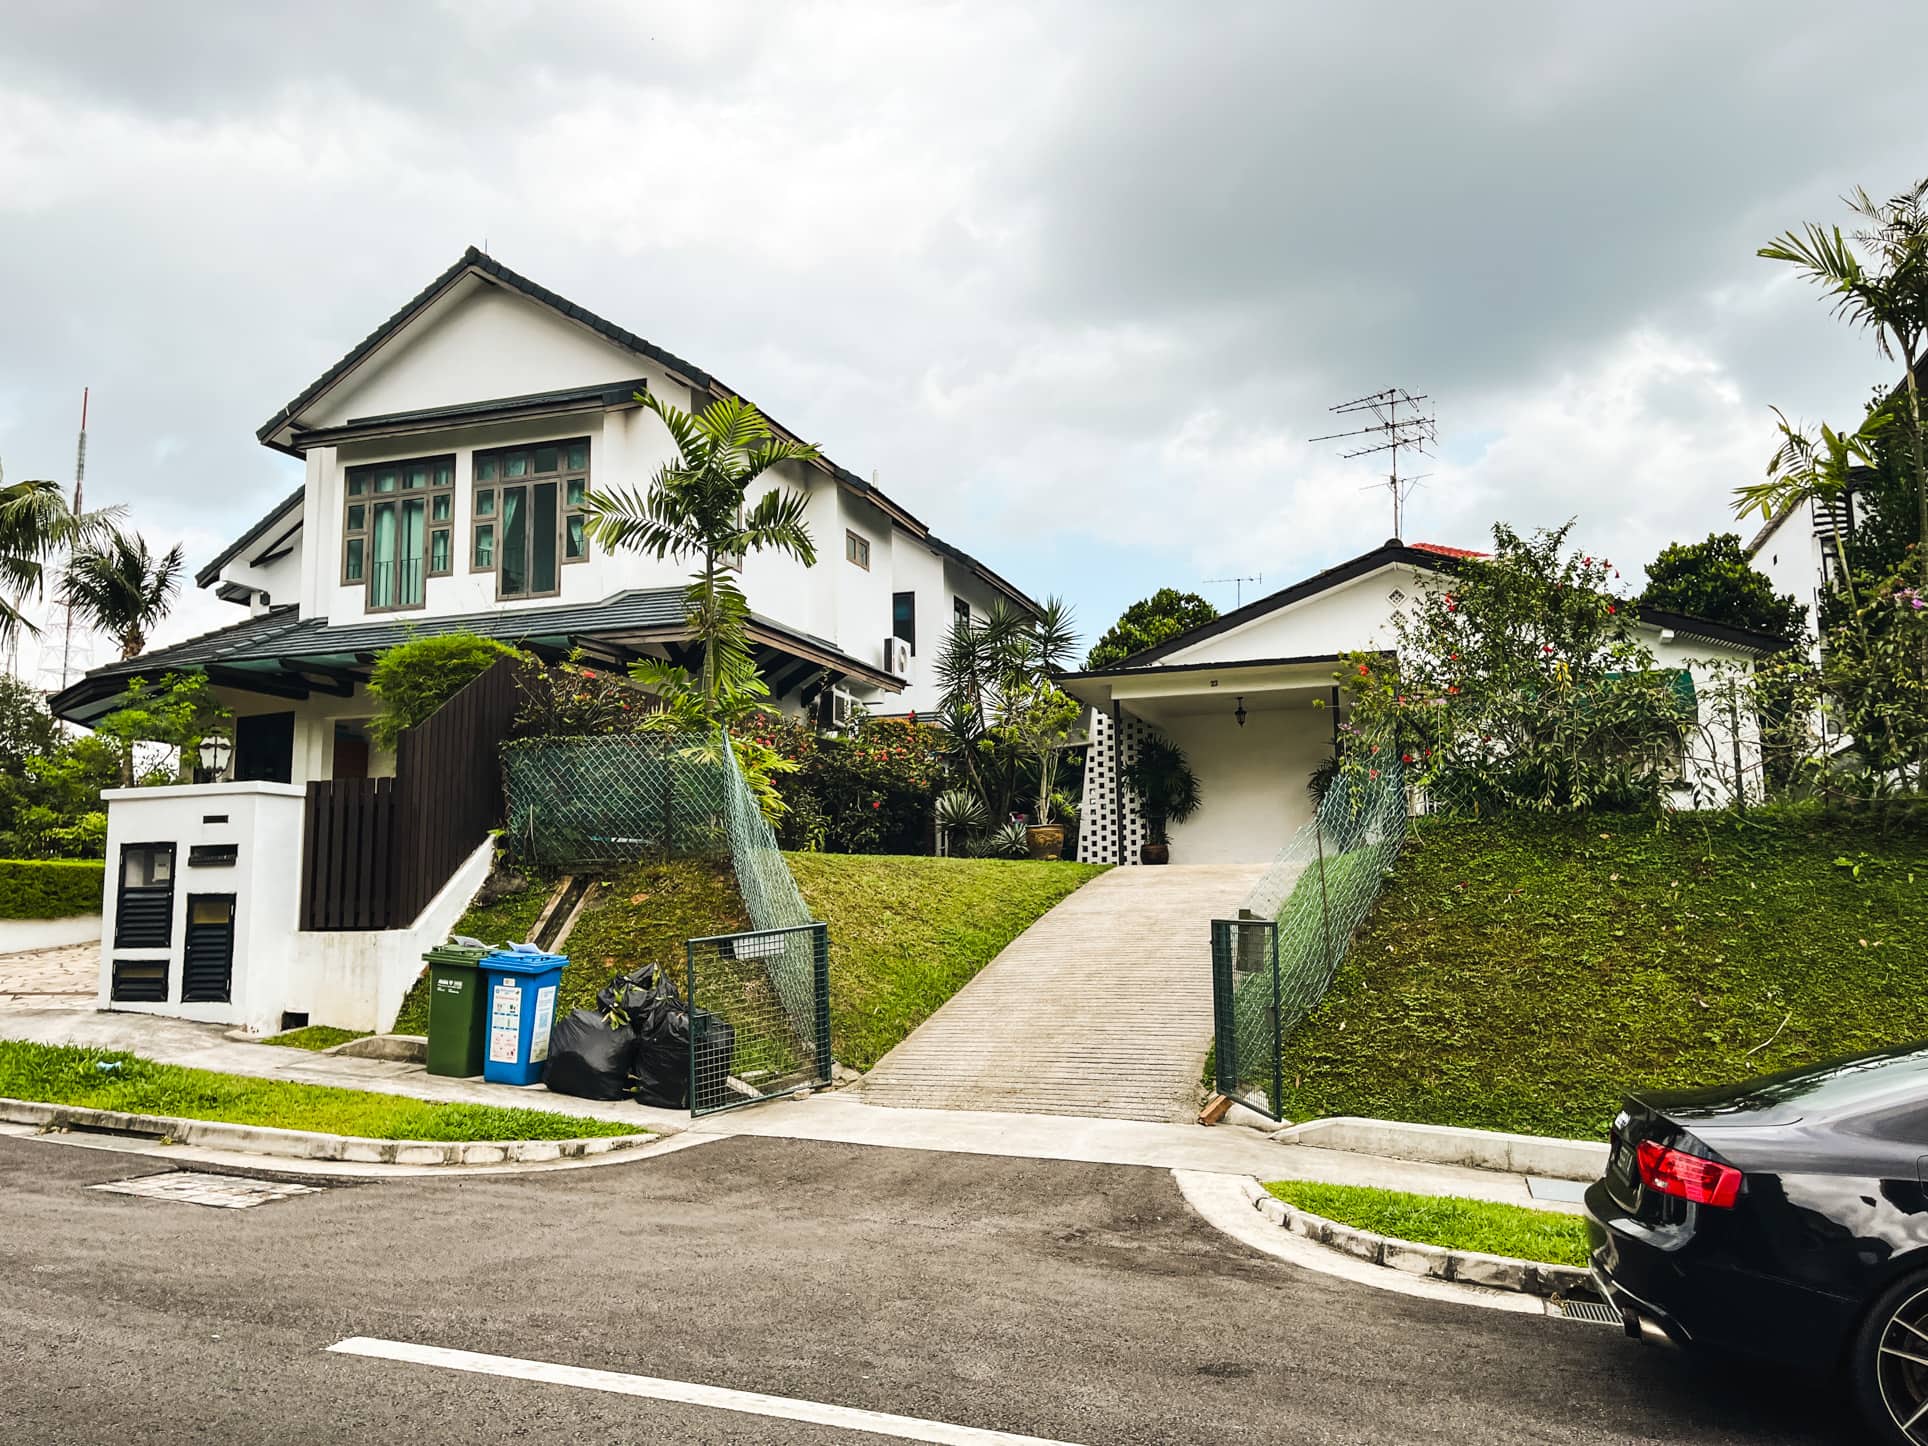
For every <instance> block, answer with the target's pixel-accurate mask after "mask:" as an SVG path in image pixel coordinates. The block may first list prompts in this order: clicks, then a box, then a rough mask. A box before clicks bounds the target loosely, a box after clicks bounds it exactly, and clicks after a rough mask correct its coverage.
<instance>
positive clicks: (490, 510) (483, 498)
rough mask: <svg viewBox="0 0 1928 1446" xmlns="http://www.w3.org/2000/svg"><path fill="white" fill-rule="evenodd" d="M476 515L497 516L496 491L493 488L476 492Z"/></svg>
mask: <svg viewBox="0 0 1928 1446" xmlns="http://www.w3.org/2000/svg"><path fill="white" fill-rule="evenodd" d="M475 515H476V516H477V517H493V516H495V491H494V489H493V488H490V489H487V490H485V491H482V492H478V493H476V494H475Z"/></svg>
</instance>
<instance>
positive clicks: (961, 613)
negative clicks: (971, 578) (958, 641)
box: [951, 593, 971, 624]
mask: <svg viewBox="0 0 1928 1446" xmlns="http://www.w3.org/2000/svg"><path fill="white" fill-rule="evenodd" d="M951 617H952V619H953V620H955V621H956V622H960V623H967V624H968V623H969V622H970V620H971V601H970V599H969V598H966V597H961V596H959V595H958V594H957V593H952V594H951Z"/></svg>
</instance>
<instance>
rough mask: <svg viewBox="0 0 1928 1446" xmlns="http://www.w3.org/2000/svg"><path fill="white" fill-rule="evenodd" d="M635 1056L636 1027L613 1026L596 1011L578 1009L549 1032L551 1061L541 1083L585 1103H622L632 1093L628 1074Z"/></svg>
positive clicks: (567, 1015) (630, 1025)
mask: <svg viewBox="0 0 1928 1446" xmlns="http://www.w3.org/2000/svg"><path fill="white" fill-rule="evenodd" d="M635 1055H636V1028H635V1026H634V1025H633V1024H617V1025H614V1026H612V1025H611V1024H610V1023H609V1021H608V1020H606V1019H604V1018H603V1016H602V1015H600V1014H598V1013H597V1012H596V1011H595V1010H593V1009H578V1010H576V1011H575V1012H574V1013H573V1014H566V1015H564V1016H563V1017H562V1018H561V1019H558V1020H557V1021H556V1027H555V1028H554V1029H552V1030H551V1031H550V1032H549V1062H548V1063H547V1064H546V1065H544V1066H543V1069H542V1082H543V1083H544V1084H545V1085H547V1086H548V1087H549V1088H550V1089H552V1090H554V1091H555V1092H556V1093H557V1094H560V1095H575V1096H576V1097H577V1098H578V1099H585V1100H619V1099H622V1098H623V1097H624V1096H625V1095H627V1094H628V1093H629V1071H630V1065H631V1062H632V1061H633V1060H634V1058H635Z"/></svg>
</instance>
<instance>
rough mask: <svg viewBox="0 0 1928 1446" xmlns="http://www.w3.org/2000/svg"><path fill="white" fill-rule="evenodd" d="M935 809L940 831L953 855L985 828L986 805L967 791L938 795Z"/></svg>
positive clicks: (945, 792) (955, 789) (960, 789)
mask: <svg viewBox="0 0 1928 1446" xmlns="http://www.w3.org/2000/svg"><path fill="white" fill-rule="evenodd" d="M934 808H935V812H936V816H937V828H938V831H939V832H940V833H942V834H943V836H944V839H945V842H946V844H947V845H948V846H949V848H950V850H951V852H953V853H956V852H958V851H959V848H960V845H961V844H962V843H963V842H964V840H966V839H968V838H970V837H971V836H972V835H973V834H975V833H977V832H978V831H979V830H981V829H982V828H983V827H984V804H983V802H982V801H981V800H980V799H979V798H978V796H977V795H976V794H974V793H971V792H969V791H968V790H966V789H962V788H951V789H946V790H945V791H944V792H943V793H940V794H938V795H937V802H936V804H935V806H934Z"/></svg>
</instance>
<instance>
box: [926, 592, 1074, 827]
mask: <svg viewBox="0 0 1928 1446" xmlns="http://www.w3.org/2000/svg"><path fill="white" fill-rule="evenodd" d="M1076 643H1077V620H1076V617H1075V616H1074V614H1073V613H1072V610H1071V608H1070V606H1069V605H1068V604H1066V603H1065V601H1064V600H1063V599H1062V598H1056V597H1053V598H1046V599H1045V602H1044V607H1043V609H1042V611H1040V612H1039V613H1038V614H1037V615H1036V616H1035V617H1034V616H1033V615H1032V614H1030V613H1028V612H1025V611H1023V610H1021V609H1019V608H1015V607H1012V606H1011V605H1010V604H1009V603H1007V602H1005V601H1004V600H1003V599H1002V598H1000V599H999V600H998V601H997V602H995V603H993V604H992V605H991V608H990V611H989V612H988V614H986V616H985V617H984V618H982V619H981V620H980V619H975V618H959V619H958V620H957V622H956V624H955V625H953V627H952V628H951V631H950V633H949V635H948V636H947V637H946V638H945V639H944V646H943V647H942V648H941V649H940V650H939V652H938V655H937V666H936V679H937V686H938V690H939V698H938V705H937V712H938V721H939V722H940V723H941V724H942V726H943V729H944V734H945V736H946V737H947V738H948V739H949V740H950V747H949V751H950V753H951V755H952V758H953V760H954V761H955V763H956V765H957V767H958V770H959V772H961V773H962V774H963V776H964V778H965V780H966V781H967V782H968V783H969V784H970V785H971V788H972V789H973V790H974V791H975V792H976V793H977V796H978V797H979V798H981V799H982V800H983V801H984V806H985V808H986V810H987V811H988V812H989V815H990V817H991V820H992V821H993V823H997V822H1001V821H1002V820H1003V819H1004V818H1006V817H1008V816H1009V814H1010V812H1011V807H1012V804H1013V802H1014V801H1015V800H1016V798H1017V794H1018V770H1019V768H1020V767H1021V766H1022V764H1023V761H1024V760H1023V758H1022V756H1020V751H1019V750H1018V749H1017V748H1016V747H1015V746H1013V745H1014V744H1015V742H1016V739H1015V725H1016V724H1017V723H1018V722H1019V715H1020V714H1021V713H1022V711H1023V710H1024V708H1025V706H1026V704H1027V702H1030V701H1035V700H1036V697H1037V694H1038V693H1039V692H1040V691H1041V690H1043V689H1044V688H1045V686H1046V685H1048V684H1050V683H1051V680H1052V678H1053V677H1054V675H1055V674H1057V673H1058V672H1059V671H1061V670H1062V669H1063V668H1064V667H1065V666H1066V664H1068V663H1069V662H1070V660H1071V654H1072V649H1073V647H1074V646H1075V645H1076Z"/></svg>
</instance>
